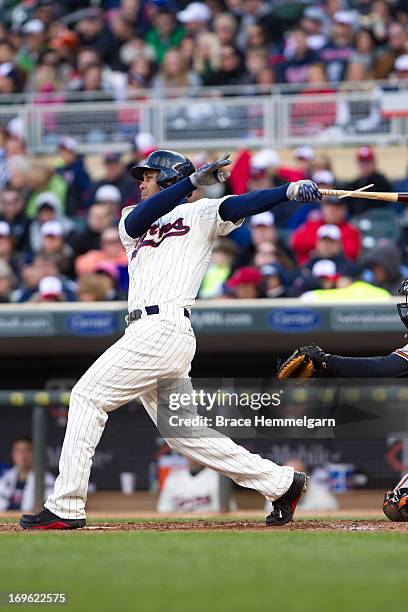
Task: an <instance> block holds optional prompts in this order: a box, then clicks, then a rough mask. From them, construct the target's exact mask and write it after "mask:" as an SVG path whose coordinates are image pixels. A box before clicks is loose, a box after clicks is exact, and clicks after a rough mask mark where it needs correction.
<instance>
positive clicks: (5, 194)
mask: <svg viewBox="0 0 408 612" xmlns="http://www.w3.org/2000/svg"><path fill="white" fill-rule="evenodd" d="M0 221H5V222H6V223H8V224H9V227H10V231H11V235H12V237H13V239H14V244H15V249H16V251H19V252H21V251H26V250H28V248H29V228H30V220H29V219H28V217H27V216H26V215H25V213H24V200H23V198H22V196H21V194H20V192H19V191H18V190H17V189H13V188H11V187H6V188H5V189H3V191H2V192H1V193H0Z"/></svg>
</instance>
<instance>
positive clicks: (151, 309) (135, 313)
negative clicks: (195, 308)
mask: <svg viewBox="0 0 408 612" xmlns="http://www.w3.org/2000/svg"><path fill="white" fill-rule="evenodd" d="M144 310H145V312H146V314H147V315H154V314H159V312H160V308H159V307H158V306H157V304H154V306H145V307H144ZM142 316H143V310H140V309H139V308H138V309H137V310H132V312H129V314H128V315H127V316H126V323H127V324H128V325H130V324H131V323H134V321H138V320H139V319H141V318H142ZM184 316H185V317H187V319H189V318H190V313H189V312H188V310H187V308H184Z"/></svg>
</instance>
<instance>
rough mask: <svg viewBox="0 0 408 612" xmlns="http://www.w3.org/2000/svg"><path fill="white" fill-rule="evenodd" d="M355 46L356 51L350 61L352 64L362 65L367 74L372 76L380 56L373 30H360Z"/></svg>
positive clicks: (357, 33)
mask: <svg viewBox="0 0 408 612" xmlns="http://www.w3.org/2000/svg"><path fill="white" fill-rule="evenodd" d="M354 45H355V50H354V52H353V55H352V56H351V58H350V61H351V62H352V63H358V64H362V65H363V66H364V67H365V69H366V70H367V74H371V71H372V69H373V67H374V64H375V62H376V58H377V56H378V51H377V41H376V39H375V36H374V34H373V32H372V30H370V29H368V28H360V29H359V30H358V31H357V32H356V36H355V41H354Z"/></svg>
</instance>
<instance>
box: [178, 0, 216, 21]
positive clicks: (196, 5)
mask: <svg viewBox="0 0 408 612" xmlns="http://www.w3.org/2000/svg"><path fill="white" fill-rule="evenodd" d="M177 19H178V20H179V21H181V23H191V22H192V21H209V20H210V19H211V11H210V9H209V8H208V6H207V5H206V4H204V3H203V2H192V3H191V4H188V5H187V6H186V8H185V9H184V10H183V11H180V12H179V13H177Z"/></svg>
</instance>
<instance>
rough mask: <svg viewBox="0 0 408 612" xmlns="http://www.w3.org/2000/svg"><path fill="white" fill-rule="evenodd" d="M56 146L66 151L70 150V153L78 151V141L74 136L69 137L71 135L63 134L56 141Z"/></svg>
mask: <svg viewBox="0 0 408 612" xmlns="http://www.w3.org/2000/svg"><path fill="white" fill-rule="evenodd" d="M58 146H59V147H60V148H61V149H67V151H72V153H76V152H77V151H78V143H77V141H76V140H75V138H71V136H63V137H62V138H60V139H59V141H58Z"/></svg>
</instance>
